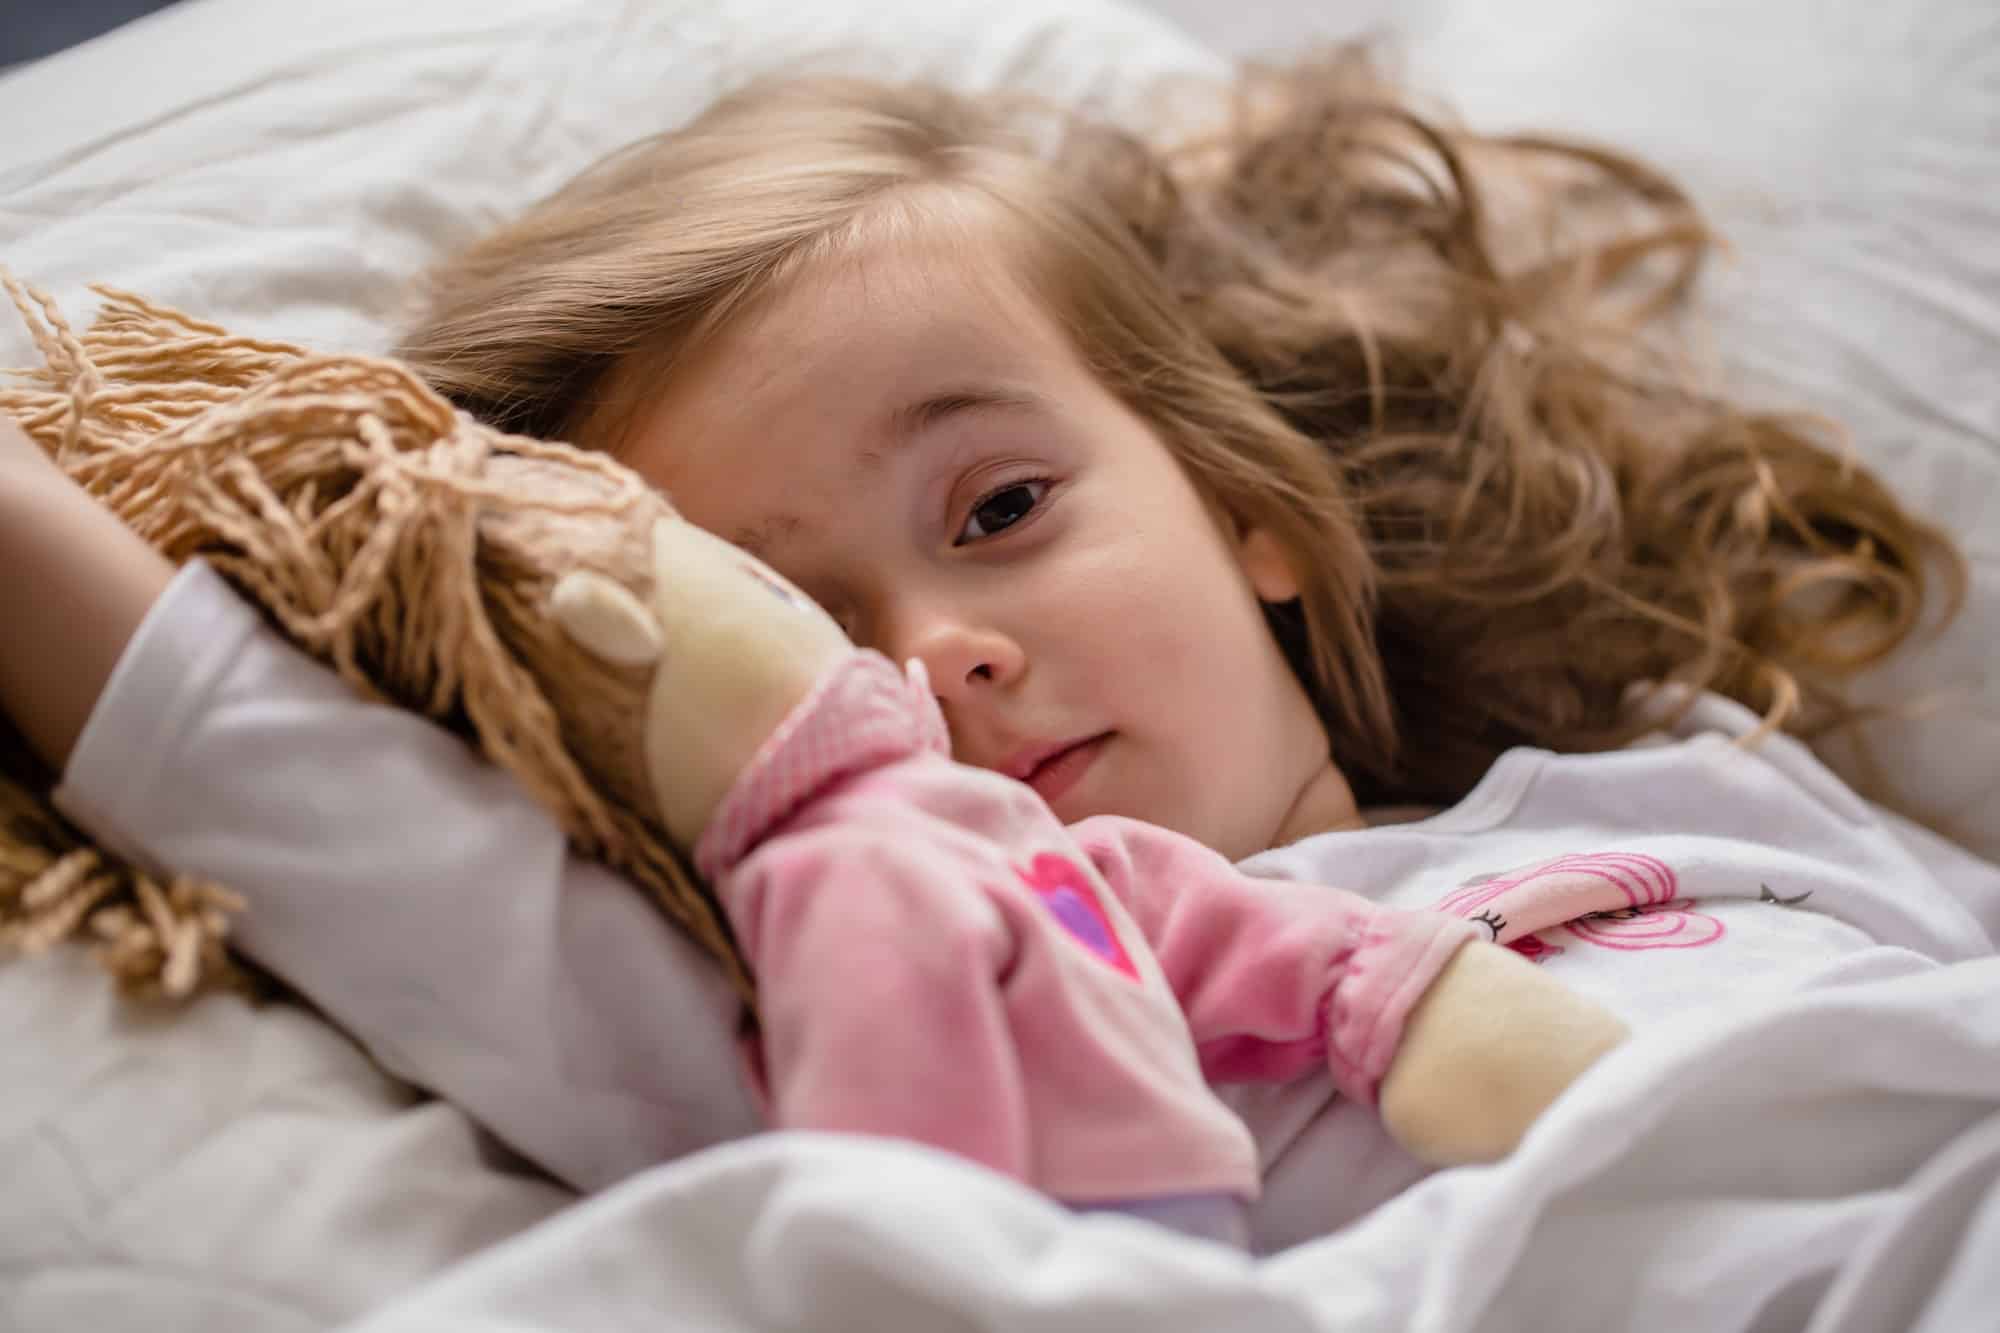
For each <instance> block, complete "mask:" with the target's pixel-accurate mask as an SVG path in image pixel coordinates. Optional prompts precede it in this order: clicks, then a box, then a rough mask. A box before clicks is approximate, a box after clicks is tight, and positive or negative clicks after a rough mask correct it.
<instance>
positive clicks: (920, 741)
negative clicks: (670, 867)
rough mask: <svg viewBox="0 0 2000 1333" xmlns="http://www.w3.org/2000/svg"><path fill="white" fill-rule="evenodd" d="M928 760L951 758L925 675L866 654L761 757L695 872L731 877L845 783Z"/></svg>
mask: <svg viewBox="0 0 2000 1333" xmlns="http://www.w3.org/2000/svg"><path fill="white" fill-rule="evenodd" d="M926 751H933V752H936V753H940V754H949V753H950V751H951V743H950V740H949V737H948V735H947V733H946V731H945V727H944V718H943V716H942V714H941V713H940V712H939V710H938V705H937V700H936V699H934V698H933V697H932V696H931V693H930V690H929V687H928V685H927V683H926V682H925V679H924V676H923V672H922V670H921V668H918V669H916V670H913V671H911V673H910V674H909V675H908V676H905V675H904V673H903V672H901V671H898V670H897V669H896V667H895V665H894V664H893V663H892V662H890V661H889V659H888V658H886V657H884V656H882V655H881V654H880V653H876V652H858V653H855V654H854V655H852V656H851V657H848V658H847V659H845V660H844V661H842V662H841V663H840V665H839V666H836V667H834V668H833V669H832V670H831V671H829V672H827V673H826V674H825V675H824V676H822V677H820V679H819V682H818V683H817V684H816V685H814V686H813V689H812V692H811V693H810V694H808V695H806V697H805V699H804V700H802V701H801V702H800V703H799V705H798V707H796V708H794V709H793V710H792V711H791V713H790V714H789V715H787V717H786V718H785V720H784V721H783V722H782V723H780V724H779V726H778V729H777V730H776V731H774V732H772V733H771V735H770V737H769V738H768V739H767V740H765V742H764V744H763V746H762V747H760V748H759V749H758V751H757V754H756V755H755V757H753V758H752V759H751V761H750V763H749V765H748V766H747V767H745V768H744V770H743V772H742V773H740V774H739V775H738V776H737V779H736V783H735V785H734V786H732V787H731V788H730V789H729V794H728V795H726V796H724V797H723V798H722V804H721V805H719V806H718V807H716V811H715V815H714V817H713V818H712V819H710V820H709V823H708V828H707V829H705V830H704V831H703V832H702V835H701V839H700V840H699V841H698V842H697V843H696V844H695V849H694V862H695V869H696V870H697V871H698V872H700V874H701V875H702V876H703V877H704V878H706V879H710V880H714V879H717V878H719V877H720V876H723V875H726V874H728V873H729V871H730V870H731V869H733V868H734V867H735V865H736V863H737V862H739V861H741V860H742V859H743V858H744V857H745V856H746V855H748V854H749V852H750V849H751V848H753V847H755V846H756V845H757V844H758V843H759V842H761V841H763V840H764V838H765V837H767V836H768V835H769V834H770V833H771V831H772V830H773V829H776V828H778V827H779V826H780V825H782V824H783V823H785V821H787V820H788V819H790V818H791V817H792V816H793V815H794V814H796V813H798V811H799V810H800V809H802V808H803V807H804V806H806V805H807V804H808V803H809V802H811V801H812V800H814V799H815V798H816V797H818V796H819V795H820V794H821V793H822V792H824V791H826V790H827V789H828V788H829V787H832V786H833V785H834V784H835V783H838V782H840V781H841V780H843V779H845V778H848V777H852V776H854V775H855V774H857V773H863V772H867V771H869V770H871V769H876V768H880V767H882V766H883V765H884V764H890V763H894V762H896V761H897V760H899V759H906V758H909V757H911V756H913V755H917V754H921V753H924V752H926Z"/></svg>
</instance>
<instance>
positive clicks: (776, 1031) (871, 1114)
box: [725, 803, 1029, 1179]
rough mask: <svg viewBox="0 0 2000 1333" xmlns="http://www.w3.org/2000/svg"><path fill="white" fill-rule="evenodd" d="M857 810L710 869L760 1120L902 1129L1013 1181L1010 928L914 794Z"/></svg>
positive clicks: (946, 828)
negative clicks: (745, 1000) (719, 871)
mask: <svg viewBox="0 0 2000 1333" xmlns="http://www.w3.org/2000/svg"><path fill="white" fill-rule="evenodd" d="M873 816H874V817H872V818H870V819H867V820H865V821H858V820H846V819H840V820H834V821H832V822H827V823H822V824H819V825H818V826H817V827H811V828H807V829H804V830H801V831H796V832H788V833H785V834H783V835H781V836H779V837H776V838H773V839H772V840H770V841H768V842H765V843H763V844H762V845H760V846H759V847H758V848H757V849H755V850H753V851H752V852H751V853H750V854H749V855H748V856H747V857H746V858H745V859H744V860H743V861H742V862H741V863H739V864H738V865H737V867H736V868H735V869H734V870H733V871H732V872H730V873H729V875H728V882H727V885H726V888H725V893H726V897H727V901H728V902H729V903H730V904H731V919H732V921H733V922H734V923H735V926H736V929H737V932H738V938H739V940H740V942H741V943H742V945H743V947H744V950H745V952H746V954H747V955H748V956H749V957H751V958H752V959H754V960H755V963H756V968H757V975H758V1008H759V1018H760V1024H761V1028H762V1038H763V1040H762V1056H763V1062H764V1076H765V1078H766V1081H767V1084H768V1091H769V1098H770V1118H771V1121H772V1123H773V1125H774V1126H775V1127H777V1128H781V1129H815V1130H830V1131H836V1132H849V1133H864V1134H880V1135H889V1136H894V1137H903V1138H912V1139H916V1140H918V1141H920V1142H923V1143H926V1144H930V1145H931V1146H934V1147H938V1148H943V1149H946V1150H949V1151H952V1152H956V1153H959V1154H961V1155H963V1156H966V1157H969V1158H971V1159H972V1160H974V1161H977V1162H980V1163H982V1164H983V1165H986V1166H988V1167H991V1168H992V1169H994V1170H997V1171H1001V1172H1004V1173H1005V1174H1008V1175H1011V1176H1013V1177H1015V1178H1017V1179H1020V1178H1024V1176H1025V1174H1026V1171H1027V1168H1028V1163H1029V1158H1028V1153H1029V1130H1028V1118H1027V1109H1026V1100H1025V1097H1024V1094H1023V1089H1022V1074H1021V1069H1020V1062H1019V1060H1018V1059H1017V1058H1016V1052H1015V1046H1014V1034H1013V1032H1012V1029H1011V1026H1010V1023H1009V1019H1008V1014H1007V1012H1006V1009H1005V1004H1004V998H1003V995H1002V986H1001V979H1002V974H1003V972H1004V971H1005V969H1006V967H1007V965H1008V963H1009V961H1010V959H1011V954H1012V946H1011V936H1010V935H1009V933H1008V931H1007V929H1006V926H1005V923H1004V922H1003V921H1002V919H1001V917H1000V913H999V911H998V910H997V909H996V908H995V907H994V905H993V904H992V902H991V901H990V900H989V899H987V898H986V897H985V895H983V894H982V893H980V892H979V891H978V889H977V888H976V887H974V886H975V885H976V883H977V880H978V877H979V876H980V875H981V874H983V873H990V871H991V867H987V866H983V865H981V864H979V861H980V853H981V852H982V851H984V850H985V849H984V847H983V845H982V844H980V843H979V842H977V841H976V840H968V839H966V838H965V837H964V835H963V833H962V831H961V830H959V829H958V828H957V827H956V826H955V825H951V824H948V823H947V822H946V821H942V820H939V819H937V818H935V817H933V816H930V815H927V814H926V813H924V812H923V811H921V810H919V809H917V808H915V807H902V806H893V805H890V804H888V803H882V804H879V805H878V806H877V807H876V808H875V810H874V812H873Z"/></svg>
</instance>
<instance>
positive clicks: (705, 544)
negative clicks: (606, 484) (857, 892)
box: [551, 518, 855, 847]
mask: <svg viewBox="0 0 2000 1333" xmlns="http://www.w3.org/2000/svg"><path fill="white" fill-rule="evenodd" d="M652 584H653V586H652V590H651V595H650V597H649V598H648V599H647V600H645V601H641V600H640V599H639V597H637V596H636V595H635V594H634V593H633V592H632V591H631V590H630V589H628V588H626V587H624V586H623V585H622V584H619V583H615V582H613V581H611V580H609V579H606V578H604V577H602V576H600V575H596V574H590V573H576V574H571V575H568V576H566V577H565V578H563V579H562V580H561V581H560V582H559V583H557V584H556V587H555V589H554V592H553V595H552V598H551V610H552V611H553V613H554V614H555V616H556V619H557V620H558V622H559V623H560V624H561V625H562V627H563V629H564V630H565V632H567V633H568V634H569V635H570V637H571V638H572V639H574V640H575V641H576V642H578V643H579V644H581V645H582V646H584V647H585V648H587V649H589V650H590V651H591V652H593V653H595V654H596V655H597V656H599V657H601V658H603V659H605V660H606V661H610V662H616V663H619V664H621V665H626V666H645V665H648V664H652V665H653V666H654V675H653V681H652V686H651V691H650V693H649V695H648V700H647V710H646V718H645V727H646V743H645V750H646V768H647V774H648V776H649V778H650V779H651V782H652V787H653V795H654V798H655V800H656V801H657V803H658V805H659V814H660V818H661V822H662V823H663V824H664V825H665V827H666V830H667V832H668V834H669V835H671V836H672V837H673V839H674V840H675V841H676V842H678V843H680V844H681V846H683V847H692V846H693V845H694V843H695V841H696V840H697V839H698V838H699V837H700V836H701V831H702V830H703V829H704V828H705V827H707V824H708V820H709V816H710V815H712V814H713V813H714V812H715V809H716V807H717V806H718V805H720V804H721V802H722V798H723V797H724V796H725V795H727V794H728V791H729V788H730V787H731V786H732V785H733V784H734V783H735V781H736V778H737V775H738V774H739V773H741V772H742V771H743V769H744V768H745V767H746V766H747V765H748V764H749V762H750V760H751V759H752V758H753V757H754V756H755V755H756V752H757V748H758V746H760V745H761V744H762V743H763V742H764V739H765V738H766V737H767V736H769V735H770V734H771V732H772V731H773V730H775V729H776V728H777V726H778V724H779V723H780V722H782V721H784V719H785V716H786V715H787V714H788V713H790V712H791V711H792V709H793V708H794V707H795V706H796V705H797V704H798V703H799V702H800V701H801V700H803V699H804V698H805V696H806V695H807V693H808V692H810V691H811V689H812V687H813V684H814V682H816V681H817V680H818V679H819V678H820V677H821V676H822V675H824V674H825V673H826V672H827V671H828V670H830V669H831V668H832V667H833V666H835V665H836V664H838V663H839V662H840V661H842V660H843V659H845V658H846V657H848V656H849V655H851V654H852V653H853V652H854V651H855V648H854V645H853V643H851V642H850V641H849V640H848V637H847V635H846V634H844V633H843V632H842V631H841V628H840V626H839V625H838V624H836V623H835V622H834V620H833V618H832V617H830V616H828V615H827V614H826V612H825V611H823V610H821V609H820V608H819V606H818V605H816V604H815V603H814V602H813V601H812V600H811V599H810V598H808V597H806V596H805V595H804V594H803V593H801V592H800V591H799V590H798V589H796V588H794V587H792V585H791V584H789V583H787V582H786V581H785V580H784V579H782V578H780V577H779V576H778V575H777V574H776V573H775V572H773V571H772V570H771V569H769V568H768V567H766V566H765V565H764V564H762V563H761V562H760V561H758V560H756V559H755V558H754V557H752V556H751V555H750V554H749V553H747V552H745V551H743V550H741V549H739V548H738V547H736V546H733V545H731V544H730V543H728V542H726V541H724V540H722V539H721V538H720V537H717V536H715V535H713V534H712V533H709V532H705V531H703V530H702V529H700V528H698V527H696V526H694V525H693V524H692V523H688V522H685V521H683V520H681V519H677V518H676V519H662V520H661V521H660V522H659V523H657V524H655V525H654V528H653V580H652Z"/></svg>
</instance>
